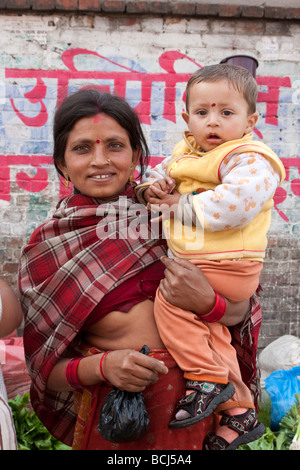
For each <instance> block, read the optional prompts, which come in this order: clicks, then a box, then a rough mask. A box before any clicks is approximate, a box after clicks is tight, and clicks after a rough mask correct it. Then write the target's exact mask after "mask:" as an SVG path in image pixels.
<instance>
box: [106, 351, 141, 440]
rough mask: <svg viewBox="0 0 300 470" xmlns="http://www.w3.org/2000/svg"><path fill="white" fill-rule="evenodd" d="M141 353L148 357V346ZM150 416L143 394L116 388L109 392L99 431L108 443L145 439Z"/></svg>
mask: <svg viewBox="0 0 300 470" xmlns="http://www.w3.org/2000/svg"><path fill="white" fill-rule="evenodd" d="M140 352H141V353H143V354H146V355H148V354H149V352H150V350H149V348H148V346H146V345H145V346H143V347H142V349H141V350H140ZM148 425H149V416H148V412H147V410H146V406H145V402H144V396H143V394H142V392H138V393H134V392H126V391H124V390H119V389H118V388H116V387H115V388H114V389H113V390H112V391H111V392H109V393H108V394H107V395H106V397H105V399H104V402H103V405H102V408H101V411H100V420H99V424H98V430H99V432H100V434H101V436H102V437H103V439H105V440H106V441H111V442H124V441H129V440H136V439H140V438H141V437H143V436H144V435H145V434H146V432H147V429H148Z"/></svg>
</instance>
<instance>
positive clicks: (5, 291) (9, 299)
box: [0, 279, 23, 337]
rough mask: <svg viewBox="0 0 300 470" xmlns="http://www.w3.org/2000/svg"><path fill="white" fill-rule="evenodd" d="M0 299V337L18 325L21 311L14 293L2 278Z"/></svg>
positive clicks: (0, 280) (20, 320)
mask: <svg viewBox="0 0 300 470" xmlns="http://www.w3.org/2000/svg"><path fill="white" fill-rule="evenodd" d="M0 301H1V304H2V310H1V312H0V337H4V336H7V335H9V334H10V333H12V332H13V331H14V330H15V329H16V328H18V326H20V324H21V322H22V317H23V313H22V309H21V305H20V302H19V300H18V298H17V296H16V294H15V293H14V291H13V290H12V289H11V288H10V287H9V286H8V284H6V282H4V281H3V280H2V279H0Z"/></svg>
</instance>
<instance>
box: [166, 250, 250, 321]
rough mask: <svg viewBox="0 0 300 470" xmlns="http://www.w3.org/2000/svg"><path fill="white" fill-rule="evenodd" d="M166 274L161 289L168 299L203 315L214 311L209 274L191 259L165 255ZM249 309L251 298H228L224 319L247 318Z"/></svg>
mask: <svg viewBox="0 0 300 470" xmlns="http://www.w3.org/2000/svg"><path fill="white" fill-rule="evenodd" d="M161 260H162V262H163V263H164V265H165V266H166V271H165V278H164V279H163V280H162V281H161V282H160V286H159V288H160V290H161V293H162V294H163V296H164V297H165V299H166V300H167V301H168V302H170V303H171V304H172V305H175V306H176V307H179V308H182V309H184V310H191V311H192V312H197V314H198V315H199V316H201V315H205V314H207V313H208V312H210V311H211V310H212V309H213V307H214V305H215V300H216V297H215V293H214V290H213V288H212V287H211V285H210V284H209V282H208V280H207V279H206V277H205V275H204V274H203V272H202V271H201V269H199V268H198V267H197V266H195V265H193V264H192V263H190V262H189V261H186V260H183V259H180V258H175V259H169V258H166V257H163V258H162V259H161ZM248 311H249V300H245V301H243V302H236V303H232V302H229V301H228V300H227V299H226V312H225V314H224V316H223V317H222V319H221V320H219V321H220V323H222V324H223V325H226V326H233V325H236V324H238V323H240V322H241V321H243V320H244V319H245V317H246V315H247V313H248Z"/></svg>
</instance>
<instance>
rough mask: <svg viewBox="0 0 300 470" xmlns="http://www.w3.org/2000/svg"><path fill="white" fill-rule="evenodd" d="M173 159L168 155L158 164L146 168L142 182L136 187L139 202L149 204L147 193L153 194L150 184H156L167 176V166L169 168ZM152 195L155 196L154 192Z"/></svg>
mask: <svg viewBox="0 0 300 470" xmlns="http://www.w3.org/2000/svg"><path fill="white" fill-rule="evenodd" d="M171 159H172V157H166V158H164V159H163V160H162V161H161V162H160V163H159V164H158V165H156V166H155V167H154V168H150V167H148V168H147V170H146V172H145V174H144V176H143V179H142V182H141V184H139V185H138V186H137V187H136V188H135V193H136V196H137V198H138V200H139V202H141V203H142V204H145V205H146V204H147V202H148V200H147V199H146V197H147V195H150V194H151V191H148V189H149V188H150V186H151V185H152V184H154V183H156V182H157V181H159V180H162V179H164V178H165V177H166V168H167V166H168V163H169V162H170V160H171ZM169 179H170V178H169ZM170 180H171V179H170ZM172 181H174V180H172ZM174 186H175V184H174ZM158 187H159V188H160V186H158ZM145 196H146V197H145ZM152 196H153V197H154V194H152Z"/></svg>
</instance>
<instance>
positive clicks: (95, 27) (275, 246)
mask: <svg viewBox="0 0 300 470" xmlns="http://www.w3.org/2000/svg"><path fill="white" fill-rule="evenodd" d="M227 3H230V2H225V4H224V2H220V3H219V2H215V4H214V5H211V4H210V5H209V4H208V3H207V2H174V1H173V2H171V1H170V2H166V1H164V2H152V1H149V0H148V1H147V2H139V1H138V2H124V1H121V2H117V1H114V2H99V1H93V0H90V1H81V0H79V2H78V1H77V0H76V1H75V0H74V1H71V0H69V1H67V0H66V1H62V0H60V1H56V2H55V1H50V0H49V1H48V0H47V1H44V2H33V1H31V2H30V1H29V0H26V1H25V0H15V1H10V2H4V1H0V31H1V33H0V35H1V36H0V37H1V45H2V48H1V52H0V146H1V148H0V217H1V224H0V267H1V271H0V275H1V277H2V278H4V279H6V280H7V282H9V283H10V284H11V285H12V286H13V287H15V285H16V273H17V267H18V259H19V254H20V249H21V246H22V245H23V244H24V243H25V242H26V241H27V240H28V237H29V236H30V234H31V233H32V231H33V230H34V228H35V227H36V226H38V225H39V224H40V223H42V222H43V221H44V220H45V219H46V218H47V217H49V216H50V215H51V214H52V212H53V210H54V208H55V205H56V203H57V201H58V198H59V197H61V196H63V195H64V194H65V193H64V188H63V185H61V184H60V182H59V180H58V178H57V175H56V173H55V171H54V169H53V165H52V158H51V153H52V130H51V126H52V118H53V113H54V110H55V107H56V105H57V103H58V102H59V101H60V100H61V99H62V98H63V97H64V96H65V95H66V94H67V93H69V92H71V91H74V90H75V89H78V88H80V87H82V86H86V85H87V84H97V85H99V86H100V87H101V88H103V89H105V90H109V91H112V92H116V93H118V94H120V95H121V96H123V97H125V98H126V99H127V100H128V101H129V103H130V104H131V105H132V106H134V107H135V108H136V110H137V111H138V112H139V115H140V118H141V121H142V123H143V128H144V130H145V133H146V135H147V138H148V142H149V144H150V150H151V154H152V156H153V158H152V163H154V162H155V161H158V160H159V159H160V158H162V157H164V156H165V155H168V154H169V153H170V152H171V150H172V147H173V145H174V144H175V143H176V142H177V140H178V139H179V138H180V135H181V132H182V130H183V129H184V128H185V126H184V122H183V120H182V118H181V112H182V110H183V108H184V89H185V83H186V81H187V79H188V77H189V76H190V74H191V73H193V71H194V70H196V69H197V68H198V67H199V66H204V65H208V64H212V63H218V62H220V61H221V60H222V59H223V58H225V57H227V56H230V55H234V54H248V55H251V56H255V57H256V58H257V59H258V61H259V68H258V70H257V82H258V84H259V99H258V101H259V103H258V110H259V113H260V118H259V122H258V124H257V128H256V129H255V134H256V138H257V139H263V140H264V142H266V143H267V144H268V145H270V146H271V147H272V148H273V150H274V151H276V152H277V153H278V155H279V156H280V157H281V159H282V161H283V163H284V165H285V167H286V170H287V176H286V180H285V182H284V184H283V185H282V187H281V188H280V189H279V190H278V191H277V193H276V198H275V209H274V211H273V221H272V225H271V230H270V237H269V239H270V240H269V249H268V257H267V261H266V262H265V265H264V270H263V274H262V285H263V288H264V291H263V293H262V299H261V301H262V306H263V315H264V322H263V328H262V333H261V337H260V345H261V347H263V346H264V345H266V344H268V343H269V342H270V341H272V340H273V339H275V338H277V337H278V336H281V335H282V334H295V335H297V336H300V316H299V284H300V274H299V259H300V249H299V234H300V223H299V221H300V217H299V208H300V155H299V147H300V145H299V144H300V137H299V136H300V132H299V131H300V129H299V122H300V121H299V104H300V73H299V72H300V65H299V64H300V25H299V17H300V11H299V10H300V9H299V8H295V7H294V5H292V4H291V3H290V2H286V3H289V5H290V6H291V8H286V7H284V5H285V2H281V4H282V5H283V6H282V7H278V6H276V5H275V6H274V4H272V1H271V4H270V3H269V4H268V2H265V6H263V7H262V6H257V3H261V2H248V6H241V5H240V4H238V5H234V3H235V2H232V4H231V5H228V4H227ZM41 4H42V6H41ZM292 7H293V8H292Z"/></svg>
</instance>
